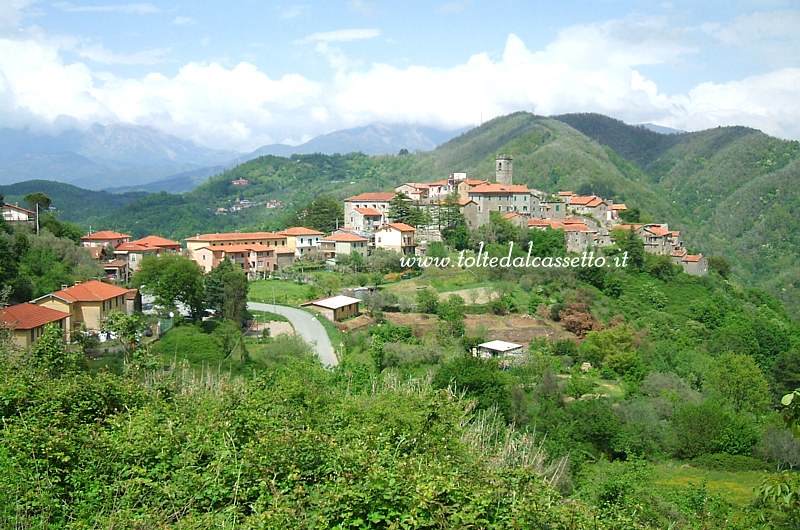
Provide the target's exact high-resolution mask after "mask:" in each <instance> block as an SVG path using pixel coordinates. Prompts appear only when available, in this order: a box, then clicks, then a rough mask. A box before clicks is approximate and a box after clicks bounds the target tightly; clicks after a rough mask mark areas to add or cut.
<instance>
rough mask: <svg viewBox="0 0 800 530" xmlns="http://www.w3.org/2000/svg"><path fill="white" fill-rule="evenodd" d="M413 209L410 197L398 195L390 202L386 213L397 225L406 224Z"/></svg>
mask: <svg viewBox="0 0 800 530" xmlns="http://www.w3.org/2000/svg"><path fill="white" fill-rule="evenodd" d="M412 207H413V204H412V203H411V199H409V198H408V195H406V194H404V193H398V194H397V195H395V196H394V197H392V199H391V200H390V201H389V209H388V211H387V212H386V216H387V217H388V218H389V219H391V220H392V221H393V222H395V223H405V222H407V221H408V218H409V215H410V214H411V209H412Z"/></svg>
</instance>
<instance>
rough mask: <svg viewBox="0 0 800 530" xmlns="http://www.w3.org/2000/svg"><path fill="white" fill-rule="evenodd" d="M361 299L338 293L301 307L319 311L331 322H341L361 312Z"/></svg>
mask: <svg viewBox="0 0 800 530" xmlns="http://www.w3.org/2000/svg"><path fill="white" fill-rule="evenodd" d="M359 303H361V300H359V299H358V298H353V297H351V296H344V295H341V294H340V295H337V296H331V297H329V298H321V299H319V300H312V301H310V302H306V303H304V304H300V306H301V307H310V308H311V309H314V310H315V311H319V313H320V314H322V316H324V317H325V318H327V319H328V320H330V321H331V322H339V321H340V320H344V319H345V318H349V317H352V316H356V315H358V314H359V310H358V304H359Z"/></svg>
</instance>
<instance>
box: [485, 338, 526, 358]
mask: <svg viewBox="0 0 800 530" xmlns="http://www.w3.org/2000/svg"><path fill="white" fill-rule="evenodd" d="M521 352H522V344H516V343H514V342H506V341H504V340H492V341H489V342H484V343H483V344H478V348H477V350H476V354H477V355H478V356H479V357H481V358H482V359H488V358H490V357H498V356H502V355H511V354H515V353H521Z"/></svg>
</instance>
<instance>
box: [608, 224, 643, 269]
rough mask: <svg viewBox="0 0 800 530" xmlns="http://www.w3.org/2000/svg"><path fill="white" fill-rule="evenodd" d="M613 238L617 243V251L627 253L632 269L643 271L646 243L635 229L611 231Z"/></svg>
mask: <svg viewBox="0 0 800 530" xmlns="http://www.w3.org/2000/svg"><path fill="white" fill-rule="evenodd" d="M611 237H612V238H613V239H614V241H615V242H616V246H617V250H618V251H619V252H621V253H627V255H628V265H629V266H630V267H631V269H633V270H636V271H640V270H642V268H643V267H644V261H645V253H644V241H642V239H641V238H640V237H639V236H638V235H637V234H636V231H635V230H634V229H633V228H631V229H630V230H622V229H614V230H612V231H611Z"/></svg>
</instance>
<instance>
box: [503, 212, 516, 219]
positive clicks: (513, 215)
mask: <svg viewBox="0 0 800 530" xmlns="http://www.w3.org/2000/svg"><path fill="white" fill-rule="evenodd" d="M503 217H505V218H506V219H513V218H514V217H519V213H517V212H508V213H504V214H503Z"/></svg>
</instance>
